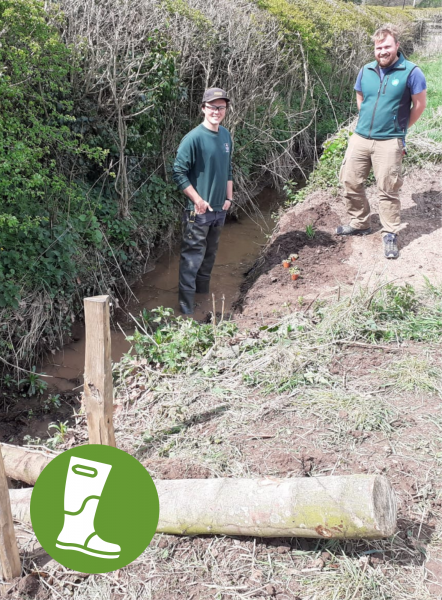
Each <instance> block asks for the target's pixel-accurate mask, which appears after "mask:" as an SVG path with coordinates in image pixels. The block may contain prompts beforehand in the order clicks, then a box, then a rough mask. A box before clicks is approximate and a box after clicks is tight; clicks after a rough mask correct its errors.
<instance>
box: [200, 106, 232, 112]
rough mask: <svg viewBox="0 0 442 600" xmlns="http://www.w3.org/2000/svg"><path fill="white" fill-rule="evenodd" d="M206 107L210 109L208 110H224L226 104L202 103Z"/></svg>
mask: <svg viewBox="0 0 442 600" xmlns="http://www.w3.org/2000/svg"><path fill="white" fill-rule="evenodd" d="M204 106H205V107H206V108H208V109H209V110H210V112H214V113H217V112H224V111H225V110H226V108H227V106H213V105H212V104H205V105H204Z"/></svg>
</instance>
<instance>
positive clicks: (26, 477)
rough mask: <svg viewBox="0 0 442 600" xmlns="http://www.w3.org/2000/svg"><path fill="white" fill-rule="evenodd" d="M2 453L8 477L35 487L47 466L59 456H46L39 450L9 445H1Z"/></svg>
mask: <svg viewBox="0 0 442 600" xmlns="http://www.w3.org/2000/svg"><path fill="white" fill-rule="evenodd" d="M1 452H2V455H3V461H4V463H5V471H6V475H7V477H10V478H11V479H17V480H18V481H24V482H25V483H28V484H30V485H34V483H35V482H36V481H37V479H38V476H39V475H40V473H41V472H42V471H43V469H44V468H45V466H46V465H47V464H49V463H50V462H51V460H52V459H53V458H55V456H57V455H56V454H55V453H54V454H48V453H46V454H45V453H43V452H40V451H39V450H29V449H26V448H21V447H20V446H10V445H8V444H1Z"/></svg>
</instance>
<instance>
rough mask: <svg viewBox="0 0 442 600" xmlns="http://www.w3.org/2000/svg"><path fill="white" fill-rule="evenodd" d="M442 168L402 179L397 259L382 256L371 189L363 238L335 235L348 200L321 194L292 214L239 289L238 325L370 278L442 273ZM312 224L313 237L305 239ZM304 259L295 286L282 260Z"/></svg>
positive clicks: (434, 277)
mask: <svg viewBox="0 0 442 600" xmlns="http://www.w3.org/2000/svg"><path fill="white" fill-rule="evenodd" d="M441 191H442V168H440V167H439V168H436V167H434V168H433V169H431V170H422V169H421V170H415V171H413V172H412V173H411V174H409V175H407V176H406V177H405V179H404V185H403V188H402V191H401V205H402V211H401V214H402V229H401V231H400V233H399V236H398V240H399V241H398V243H399V249H400V257H399V258H398V259H397V260H387V259H385V258H384V255H383V248H382V236H381V234H380V223H379V216H378V202H377V197H376V188H375V187H374V186H372V187H369V188H368V189H367V196H368V198H369V201H370V204H371V207H372V229H373V233H372V235H369V236H364V237H340V236H336V235H335V230H336V227H337V225H339V224H341V223H343V224H346V223H348V218H347V216H346V211H345V206H344V202H343V199H342V198H341V197H340V196H338V197H337V198H335V197H334V196H332V195H331V194H330V193H327V192H326V191H318V192H315V193H314V194H312V195H311V196H309V197H308V198H307V200H306V201H305V202H303V203H302V204H299V205H297V206H295V207H294V208H292V209H291V210H289V211H287V213H286V214H285V215H284V216H283V217H282V219H281V220H280V223H279V227H278V228H277V230H276V231H275V232H274V234H273V236H272V238H271V239H270V241H269V243H268V245H267V247H266V249H265V252H264V253H263V255H262V256H261V257H260V258H259V259H258V261H257V262H256V263H255V265H254V267H253V268H252V269H251V271H250V273H249V275H248V277H247V280H246V281H245V282H244V284H243V286H242V288H241V296H240V299H239V300H238V302H237V307H238V308H239V309H240V310H241V312H242V314H241V316H240V317H239V318H238V321H239V322H240V323H242V324H243V326H245V327H250V326H253V325H254V324H256V321H257V320H261V319H262V320H265V321H266V322H268V321H269V319H272V318H277V317H279V316H280V315H281V313H283V312H284V309H286V308H290V309H291V310H293V309H294V308H296V307H301V308H302V307H306V306H307V305H308V304H309V303H310V302H311V301H312V300H313V299H315V298H316V297H319V298H325V297H327V296H329V295H330V294H333V293H335V294H337V293H339V290H340V288H344V287H345V286H347V285H353V284H354V283H355V282H360V283H362V284H364V283H367V282H368V281H369V280H370V279H371V280H375V279H382V280H395V281H396V282H397V283H401V282H409V283H411V284H412V285H413V286H415V287H419V286H422V285H424V282H425V280H424V277H428V279H429V280H430V281H432V282H435V281H440V279H441V276H442V253H441V248H442V193H441ZM307 225H313V227H314V229H315V232H316V233H315V236H314V238H313V239H309V238H308V237H307V235H306V227H307ZM291 253H296V254H299V259H298V260H297V261H296V263H295V265H296V266H297V267H299V269H300V272H301V276H300V278H299V279H298V280H296V281H292V280H291V278H290V275H289V271H288V269H284V268H283V266H282V264H281V261H282V260H283V259H284V258H286V257H288V255H289V254H291Z"/></svg>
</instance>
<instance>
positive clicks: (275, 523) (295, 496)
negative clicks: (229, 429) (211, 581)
mask: <svg viewBox="0 0 442 600" xmlns="http://www.w3.org/2000/svg"><path fill="white" fill-rule="evenodd" d="M155 485H156V488H157V491H158V495H159V500H160V519H159V522H158V527H157V533H169V534H176V535H200V534H222V535H244V536H257V537H307V538H335V539H344V538H345V539H358V538H371V539H377V538H382V537H388V536H390V535H393V533H394V532H395V530H396V498H395V494H394V491H393V489H392V488H391V485H390V483H389V481H388V479H387V478H386V477H383V476H380V475H347V476H331V477H302V478H301V477H300V478H293V479H180V480H170V481H168V480H156V481H155ZM18 492H19V493H18ZM31 493H32V489H26V490H11V506H12V513H13V516H14V517H15V518H19V517H18V515H21V518H19V520H26V519H25V517H28V515H29V508H28V506H29V502H30V496H31Z"/></svg>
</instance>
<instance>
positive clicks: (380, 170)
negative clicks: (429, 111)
mask: <svg viewBox="0 0 442 600" xmlns="http://www.w3.org/2000/svg"><path fill="white" fill-rule="evenodd" d="M373 41H374V55H375V59H376V60H375V61H374V62H371V63H368V64H367V65H365V66H364V67H363V68H362V69H361V70H360V71H359V75H358V77H357V80H356V84H355V90H356V100H357V105H358V109H359V119H358V124H357V126H356V131H355V133H354V134H353V135H352V136H351V138H350V142H349V144H348V148H347V152H346V154H345V158H344V161H343V163H342V168H341V172H340V181H341V183H342V185H343V187H344V197H345V200H346V206H347V212H348V215H349V216H350V223H349V225H340V226H339V227H338V228H337V230H336V233H337V234H338V235H368V234H370V233H371V223H370V205H369V203H368V200H367V198H366V195H365V189H364V183H365V181H366V179H367V177H368V175H369V173H370V169H371V167H373V170H374V175H375V177H376V183H377V187H378V192H379V218H380V221H381V225H382V237H383V245H384V255H385V257H386V258H393V259H394V258H397V257H398V256H399V249H398V246H397V234H398V232H399V230H400V229H401V212H400V208H401V205H400V200H399V190H400V189H401V186H402V171H401V166H402V157H403V155H404V154H405V136H406V134H407V130H408V128H409V127H411V125H413V124H414V123H416V121H417V120H418V119H419V117H420V116H421V114H422V113H423V111H424V110H425V105H426V87H427V86H426V82H425V77H424V74H423V73H422V71H421V70H420V69H419V67H417V66H416V65H415V64H413V63H412V62H410V61H408V60H406V59H405V57H404V55H403V54H402V53H401V52H400V51H399V39H398V32H397V29H396V28H395V27H394V26H393V25H391V24H386V25H384V26H382V27H380V28H379V29H378V30H377V31H376V32H375V34H374V35H373Z"/></svg>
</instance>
